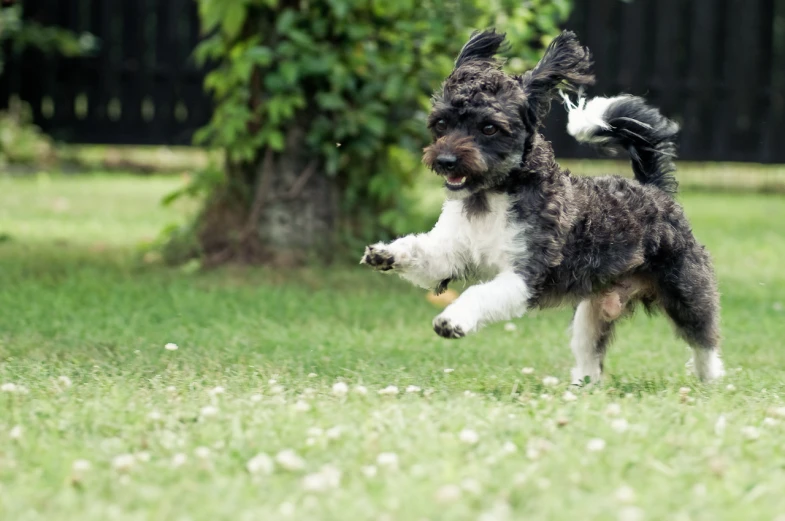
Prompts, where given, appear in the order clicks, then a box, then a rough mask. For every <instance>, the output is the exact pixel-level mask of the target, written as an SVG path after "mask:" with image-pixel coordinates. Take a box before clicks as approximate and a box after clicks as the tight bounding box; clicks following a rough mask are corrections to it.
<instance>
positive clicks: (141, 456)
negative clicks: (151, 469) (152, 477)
mask: <svg viewBox="0 0 785 521" xmlns="http://www.w3.org/2000/svg"><path fill="white" fill-rule="evenodd" d="M134 458H136V461H139V462H141V463H147V462H148V461H150V453H149V452H147V451H144V450H143V451H141V452H137V453H136V454H134Z"/></svg>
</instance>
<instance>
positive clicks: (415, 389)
mask: <svg viewBox="0 0 785 521" xmlns="http://www.w3.org/2000/svg"><path fill="white" fill-rule="evenodd" d="M421 390H422V389H420V388H419V387H417V386H416V385H409V386H407V387H406V392H407V393H419V392H420V391H421Z"/></svg>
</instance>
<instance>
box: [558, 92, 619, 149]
mask: <svg viewBox="0 0 785 521" xmlns="http://www.w3.org/2000/svg"><path fill="white" fill-rule="evenodd" d="M561 96H562V98H563V99H564V106H565V107H566V108H567V113H568V115H569V119H568V122H567V132H568V133H569V134H570V135H571V136H573V137H574V138H575V139H577V140H578V141H580V142H582V143H604V142H606V141H608V139H609V138H607V137H600V136H597V135H596V134H597V132H599V131H601V130H610V128H611V126H610V124H609V123H608V122H607V120H606V119H605V112H606V111H607V110H608V107H610V106H611V105H612V104H613V103H615V102H617V101H620V100H622V99H624V98H625V96H617V97H615V98H603V97H596V98H592V99H590V100H587V99H586V98H584V97H580V98H578V102H577V103H573V102H572V100H570V98H569V96H568V95H567V94H565V93H564V92H562V93H561Z"/></svg>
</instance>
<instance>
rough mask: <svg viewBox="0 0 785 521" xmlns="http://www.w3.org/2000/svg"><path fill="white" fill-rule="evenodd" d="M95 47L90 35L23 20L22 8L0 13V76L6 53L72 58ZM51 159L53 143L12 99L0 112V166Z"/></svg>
mask: <svg viewBox="0 0 785 521" xmlns="http://www.w3.org/2000/svg"><path fill="white" fill-rule="evenodd" d="M96 46H97V40H96V39H95V37H93V36H92V35H91V34H89V33H84V34H81V35H76V34H74V33H72V32H71V31H68V30H66V29H62V28H60V27H49V26H43V25H41V24H38V23H36V22H32V21H29V20H26V19H24V18H23V17H22V7H21V5H13V6H10V7H6V8H2V9H0V74H2V73H3V70H4V68H5V65H6V61H7V59H8V56H7V55H6V54H5V53H6V51H10V52H11V53H19V52H21V51H22V50H24V49H27V48H35V49H38V50H40V51H42V52H45V53H59V54H62V55H65V56H69V57H73V56H81V55H83V54H86V53H89V52H91V51H93V50H94V49H95V48H96ZM4 101H7V100H4ZM54 155H55V150H54V147H53V144H52V140H51V139H50V138H49V137H48V136H46V135H45V134H44V133H42V132H41V130H40V129H39V128H38V127H36V126H35V125H33V124H32V115H31V113H30V108H29V107H28V106H27V105H25V104H24V103H21V102H20V101H19V100H18V99H12V100H11V102H10V103H9V107H8V110H7V111H5V112H0V164H4V163H47V162H49V161H51V160H53V159H54Z"/></svg>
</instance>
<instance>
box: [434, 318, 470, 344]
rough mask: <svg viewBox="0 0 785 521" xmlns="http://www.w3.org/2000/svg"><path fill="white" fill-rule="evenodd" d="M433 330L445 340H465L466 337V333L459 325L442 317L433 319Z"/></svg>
mask: <svg viewBox="0 0 785 521" xmlns="http://www.w3.org/2000/svg"><path fill="white" fill-rule="evenodd" d="M433 330H434V331H436V334H437V335H439V336H440V337H443V338H463V337H465V336H466V332H465V331H464V330H463V328H462V327H461V326H460V325H459V324H456V323H455V322H453V321H452V320H450V319H449V318H447V317H443V316H441V315H439V316H438V317H436V318H435V319H433Z"/></svg>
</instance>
